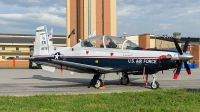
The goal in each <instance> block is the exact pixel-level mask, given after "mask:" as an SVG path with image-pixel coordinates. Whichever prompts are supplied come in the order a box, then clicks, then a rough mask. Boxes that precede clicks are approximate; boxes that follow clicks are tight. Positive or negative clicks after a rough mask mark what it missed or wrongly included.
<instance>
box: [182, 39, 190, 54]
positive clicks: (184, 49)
mask: <svg viewBox="0 0 200 112" xmlns="http://www.w3.org/2000/svg"><path fill="white" fill-rule="evenodd" d="M189 40H190V37H188V38H187V40H186V42H185V45H184V47H183V52H186V51H187V48H188V43H189Z"/></svg>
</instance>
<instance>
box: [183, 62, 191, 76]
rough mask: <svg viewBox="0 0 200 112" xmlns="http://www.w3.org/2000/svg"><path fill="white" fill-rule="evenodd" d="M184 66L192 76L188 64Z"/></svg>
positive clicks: (185, 63)
mask: <svg viewBox="0 0 200 112" xmlns="http://www.w3.org/2000/svg"><path fill="white" fill-rule="evenodd" d="M184 65H185V68H186V71H187V73H188V75H190V74H191V70H190V67H189V66H188V64H187V62H184Z"/></svg>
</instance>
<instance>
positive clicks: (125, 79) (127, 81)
mask: <svg viewBox="0 0 200 112" xmlns="http://www.w3.org/2000/svg"><path fill="white" fill-rule="evenodd" d="M128 83H129V78H128V77H122V78H121V84H122V85H126V84H128Z"/></svg>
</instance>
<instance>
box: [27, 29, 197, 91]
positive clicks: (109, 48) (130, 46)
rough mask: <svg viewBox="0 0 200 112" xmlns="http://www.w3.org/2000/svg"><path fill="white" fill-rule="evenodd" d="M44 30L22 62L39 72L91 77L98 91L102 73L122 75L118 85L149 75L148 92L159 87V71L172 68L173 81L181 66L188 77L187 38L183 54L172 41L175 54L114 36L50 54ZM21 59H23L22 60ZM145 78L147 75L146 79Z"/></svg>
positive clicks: (90, 40)
mask: <svg viewBox="0 0 200 112" xmlns="http://www.w3.org/2000/svg"><path fill="white" fill-rule="evenodd" d="M43 33H44V30H37V33H36V35H40V36H39V37H40V38H36V40H35V43H34V55H33V57H29V58H26V59H28V60H30V61H33V62H35V63H37V64H40V65H41V66H42V69H44V70H48V71H52V72H54V71H55V68H60V69H61V70H63V69H65V70H70V71H74V72H80V73H93V74H94V77H93V79H92V80H91V82H90V86H94V87H96V88H99V87H101V86H102V85H103V82H102V79H101V75H102V74H104V75H105V74H106V73H122V77H121V84H124V85H125V84H128V83H129V82H130V81H129V77H128V75H130V74H133V75H142V74H150V75H153V81H152V83H151V88H152V89H156V88H158V87H159V83H158V82H157V81H156V76H155V74H156V73H157V72H159V71H163V70H168V69H172V68H176V72H175V74H174V79H177V78H178V76H179V73H180V70H181V65H182V63H184V64H185V67H186V70H187V72H188V74H191V71H190V68H189V66H188V65H187V61H188V60H190V59H192V58H193V56H192V55H191V54H189V53H186V50H187V47H188V43H189V38H188V40H187V41H186V43H185V46H184V48H183V51H182V50H181V48H180V46H179V45H178V43H177V41H176V39H173V40H174V43H175V46H176V49H177V51H178V52H171V51H168V50H159V49H148V48H141V47H139V46H138V45H136V44H135V43H133V42H131V41H130V40H126V39H124V38H120V37H114V36H105V35H104V36H95V37H92V38H88V39H86V40H83V41H81V42H79V43H77V44H76V45H74V46H73V47H69V48H68V49H65V50H60V51H58V52H56V53H55V52H51V50H49V46H47V44H46V42H47V39H46V38H43V36H42V34H43ZM23 59H25V58H23ZM147 76H148V75H147Z"/></svg>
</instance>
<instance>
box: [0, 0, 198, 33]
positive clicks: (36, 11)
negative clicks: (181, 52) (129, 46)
mask: <svg viewBox="0 0 200 112" xmlns="http://www.w3.org/2000/svg"><path fill="white" fill-rule="evenodd" d="M65 5H66V3H65V0H1V1H0V33H19V34H35V28H36V27H38V26H41V25H47V27H48V30H50V28H51V27H53V28H54V34H60V35H65V34H66V30H65V29H66V22H65V20H66V7H65ZM124 32H126V33H127V35H137V34H143V33H150V34H156V35H163V34H167V35H173V32H181V35H182V36H184V37H186V36H191V37H199V36H200V1H199V0H117V36H122V35H123V33H124Z"/></svg>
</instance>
